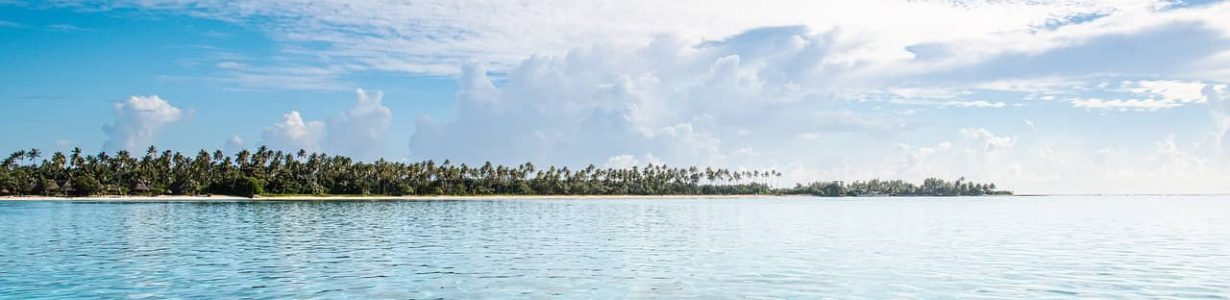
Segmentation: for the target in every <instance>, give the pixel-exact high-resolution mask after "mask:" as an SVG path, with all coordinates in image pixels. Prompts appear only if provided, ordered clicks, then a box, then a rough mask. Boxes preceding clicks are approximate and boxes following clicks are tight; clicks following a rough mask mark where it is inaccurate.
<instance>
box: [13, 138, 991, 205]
mask: <svg viewBox="0 0 1230 300" xmlns="http://www.w3.org/2000/svg"><path fill="white" fill-rule="evenodd" d="M43 155H44V154H43V152H42V151H40V150H38V149H30V150H19V151H16V152H13V153H12V154H10V155H9V156H8V157H7V158H6V159H4V161H3V163H2V164H0V196H4V197H10V198H12V197H31V196H35V197H38V196H41V197H94V196H144V197H153V196H160V195H181V196H196V195H230V196H239V197H248V198H252V197H274V198H276V197H279V196H282V197H328V196H336V195H348V196H360V197H363V196H498V195H504V196H621V195H642V196H644V195H683V196H687V195H693V196H706V195H812V196H824V197H848V196H982V195H1011V194H1012V192H1010V191H1005V190H999V189H998V187H997V186H996V185H995V184H982V183H975V182H969V181H966V180H965V179H964V178H959V179H957V180H955V181H948V180H942V179H937V178H928V179H925V180H923V182H922V183H921V184H914V183H911V182H907V181H904V180H878V179H875V180H867V181H853V182H849V183H847V182H843V181H826V182H812V183H807V184H801V183H796V184H794V185H793V186H791V187H779V186H780V185H779V182H778V181H779V180H780V178H781V177H782V173H781V172H778V171H776V170H730V169H722V168H699V167H687V168H678V167H668V166H667V165H664V164H663V165H653V164H650V165H646V166H633V167H630V168H601V167H597V166H594V165H592V164H591V165H589V166H587V167H584V168H580V169H575V170H574V169H570V168H568V167H556V166H550V167H546V168H542V167H538V166H535V165H534V164H532V163H524V164H520V165H516V166H504V165H495V164H492V163H491V162H486V163H484V164H482V165H481V166H470V165H467V164H464V163H462V164H454V163H452V162H450V161H448V160H445V161H443V162H439V163H437V162H435V161H433V160H427V161H420V162H409V163H407V162H395V161H388V160H383V159H381V160H377V161H373V162H364V161H356V160H353V159H351V158H349V157H345V156H339V155H329V154H325V153H309V152H307V151H304V150H299V151H297V152H293V153H292V152H284V151H279V150H272V149H269V148H268V147H265V146H261V147H260V148H258V149H256V150H255V151H249V150H241V151H237V152H236V153H235V154H234V155H226V154H224V153H223V152H222V151H220V150H215V151H213V152H208V151H205V150H201V151H199V152H197V153H196V154H195V155H192V156H189V155H185V154H183V153H180V152H175V151H170V150H164V151H161V152H159V151H158V149H157V148H156V147H153V146H151V147H149V148H148V149H147V151H146V152H145V154H144V155H142V156H139V157H138V156H134V155H133V154H132V153H130V152H129V151H124V150H120V151H116V152H115V153H108V152H100V153H98V154H94V155H89V154H83V153H82V150H81V149H80V148H74V149H73V150H72V151H70V152H69V153H68V154H65V153H62V152H56V153H53V154H51V155H50V156H49V157H43Z"/></svg>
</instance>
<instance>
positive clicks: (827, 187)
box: [775, 177, 1012, 197]
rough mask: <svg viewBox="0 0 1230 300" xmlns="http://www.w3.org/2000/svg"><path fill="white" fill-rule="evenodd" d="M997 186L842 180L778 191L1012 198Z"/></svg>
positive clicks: (934, 180)
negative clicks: (1001, 196)
mask: <svg viewBox="0 0 1230 300" xmlns="http://www.w3.org/2000/svg"><path fill="white" fill-rule="evenodd" d="M996 188H997V187H996V186H995V184H994V183H991V184H981V183H973V182H968V181H965V177H962V178H960V179H957V181H953V182H949V181H944V180H941V179H938V178H927V179H925V180H923V183H922V185H915V184H913V183H909V182H905V181H902V180H878V179H876V180H871V181H855V182H853V183H850V184H846V183H844V182H841V181H833V182H813V183H810V184H807V185H803V184H797V185H795V187H794V188H790V189H779V190H775V191H777V192H779V193H782V194H796V195H812V196H824V197H842V196H982V195H1011V194H1012V192H1010V191H1000V190H997V189H996Z"/></svg>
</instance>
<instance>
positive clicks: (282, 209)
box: [0, 196, 1230, 299]
mask: <svg viewBox="0 0 1230 300" xmlns="http://www.w3.org/2000/svg"><path fill="white" fill-rule="evenodd" d="M1068 297H1073V298H1075V297H1081V298H1215V299H1216V298H1222V299H1225V298H1227V297H1230V197H1075V196H1073V197H998V198H955V199H954V198H894V199H859V200H834V199H810V198H769V199H739V200H728V199H726V200H712V199H711V200H700V199H691V200H687V199H674V200H602V201H598V200H505V201H357V202H323V201H295V202H209V203H202V202H158V203H120V202H90V201H82V202H37V201H0V298H5V299H50V298H55V299H64V298H70V299H71V298H78V299H98V298H106V299H118V298H137V299H141V298H230V299H234V298H258V299H262V298H330V299H335V298H351V299H370V298H398V299H405V298H428V299H434V298H445V299H461V298H465V299H469V298H500V299H507V298H533V299H540V298H567V299H577V298H669V299H678V298H700V299H724V298H808V299H811V298H843V299H844V298H874V299H885V298H1068Z"/></svg>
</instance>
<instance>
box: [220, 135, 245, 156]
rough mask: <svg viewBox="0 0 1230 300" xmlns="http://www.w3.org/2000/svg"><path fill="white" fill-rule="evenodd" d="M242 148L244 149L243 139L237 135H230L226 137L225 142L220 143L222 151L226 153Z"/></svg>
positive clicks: (233, 152)
mask: <svg viewBox="0 0 1230 300" xmlns="http://www.w3.org/2000/svg"><path fill="white" fill-rule="evenodd" d="M243 149H244V143H243V139H241V138H239V136H238V135H235V136H231V138H229V139H226V143H225V144H222V151H223V153H227V154H235V153H239V151H241V150H243Z"/></svg>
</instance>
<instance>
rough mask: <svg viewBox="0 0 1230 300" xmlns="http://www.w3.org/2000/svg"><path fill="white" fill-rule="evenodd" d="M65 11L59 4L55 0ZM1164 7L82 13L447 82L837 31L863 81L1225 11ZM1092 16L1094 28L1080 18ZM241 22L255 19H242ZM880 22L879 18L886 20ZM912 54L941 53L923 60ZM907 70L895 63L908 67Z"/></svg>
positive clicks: (560, 4) (379, 7) (574, 5)
mask: <svg viewBox="0 0 1230 300" xmlns="http://www.w3.org/2000/svg"><path fill="white" fill-rule="evenodd" d="M66 2H69V3H71V2H72V1H66ZM1172 3H1173V2H1172V1H1163V0H1121V1H1095V0H1066V1H960V2H952V1H891V0H866V1H837V0H832V1H805V0H782V1H762V2H756V3H751V2H747V1H737V0H684V1H672V2H671V3H668V4H663V3H660V1H651V0H627V1H618V2H604V1H571V0H548V1H536V2H532V3H512V2H507V1H498V0H477V1H467V2H465V3H456V2H455V1H444V0H428V1H415V2H387V1H343V0H332V1H329V0H326V1H313V2H312V5H298V4H300V3H298V2H296V1H289V0H287V1H276V0H275V1H268V0H262V1H254V0H252V1H237V2H215V1H190V0H189V1H172V2H165V1H163V2H160V1H140V0H128V1H112V2H107V3H106V4H97V3H94V4H88V3H87V4H80V3H78V4H75V5H79V6H87V7H92V8H117V7H127V6H136V7H143V8H149V9H162V10H170V11H177V12H183V13H184V14H188V15H192V16H199V17H206V18H213V19H219V20H226V21H232V22H237V23H245V24H250V25H252V26H255V27H257V28H260V29H263V30H265V31H266V32H268V33H269V34H270V35H271V36H273V37H274V38H276V39H278V40H280V41H282V42H285V43H287V44H288V45H287V46H286V47H284V49H285V50H283V51H284V52H285V54H289V56H295V57H298V58H299V59H303V60H311V61H321V60H322V58H323V59H324V60H325V61H330V62H336V63H338V64H340V65H352V66H355V67H358V68H364V69H374V70H386V71H409V72H415V73H430V74H456V73H459V71H460V70H458V66H461V65H462V64H463V62H465V61H469V60H475V59H476V60H479V61H482V62H485V63H487V64H488V65H489V66H492V67H493V69H496V70H506V69H508V68H510V67H513V66H515V65H516V63H517V62H518V61H519V60H520V59H521V58H524V57H526V56H530V55H534V54H546V55H559V54H562V53H563V52H565V51H567V50H568V49H572V48H574V47H577V46H580V45H590V44H594V43H608V44H615V45H643V44H644V43H647V42H649V41H651V40H652V39H653V37H654V36H656V35H660V34H671V35H675V36H679V37H681V38H682V39H683V40H685V41H688V42H689V43H691V42H697V41H702V40H712V39H715V38H720V37H725V36H729V35H733V34H736V33H739V32H743V31H745V30H748V29H752V28H760V27H772V26H783V25H803V26H807V27H810V28H818V29H830V28H839V29H840V30H841V31H843V32H847V33H848V34H843V35H838V36H835V37H834V40H833V43H832V44H834V45H840V46H839V47H835V48H832V49H829V50H830V51H832V52H833V55H831V56H829V57H826V58H825V63H829V64H835V65H844V66H855V65H858V66H859V69H862V71H860V72H861V73H863V74H864V75H867V74H877V73H883V72H892V73H899V72H902V71H907V72H908V70H903V69H902V68H897V67H892V65H894V64H898V63H901V62H907V61H911V60H920V59H921V60H924V61H925V62H921V63H918V64H917V65H916V66H917V67H922V68H931V67H951V66H954V65H961V64H967V63H970V62H976V61H980V60H984V59H987V58H989V57H993V56H995V55H999V54H1001V53H1005V52H1016V53H1031V54H1032V53H1039V52H1043V51H1046V50H1048V49H1054V48H1057V47H1068V46H1073V45H1080V44H1082V43H1083V42H1084V41H1086V40H1087V39H1089V38H1091V37H1092V36H1097V35H1101V34H1104V33H1112V34H1124V33H1130V32H1136V31H1140V30H1142V29H1143V28H1149V27H1152V26H1161V25H1163V24H1167V23H1172V22H1182V21H1191V20H1194V21H1196V22H1205V23H1208V24H1209V26H1212V27H1217V26H1220V27H1219V28H1222V29H1225V28H1227V27H1226V26H1225V25H1226V22H1225V21H1219V20H1218V18H1217V16H1221V15H1225V14H1224V12H1226V5H1220V4H1213V5H1206V6H1200V7H1191V8H1178V9H1174V8H1173V6H1174V5H1172ZM1091 16H1094V18H1093V20H1088V19H1090V18H1091ZM249 20H254V21H249ZM886 20H891V22H887V21H886ZM917 45H944V46H943V47H941V48H943V49H947V50H942V49H941V50H938V51H923V48H914V49H912V51H910V50H907V47H910V46H917ZM958 53H959V54H958ZM907 69H908V68H907Z"/></svg>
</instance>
